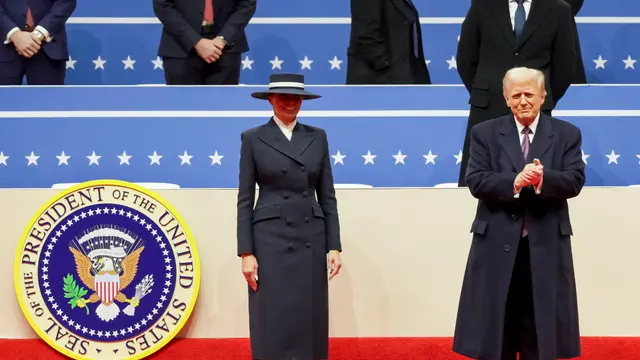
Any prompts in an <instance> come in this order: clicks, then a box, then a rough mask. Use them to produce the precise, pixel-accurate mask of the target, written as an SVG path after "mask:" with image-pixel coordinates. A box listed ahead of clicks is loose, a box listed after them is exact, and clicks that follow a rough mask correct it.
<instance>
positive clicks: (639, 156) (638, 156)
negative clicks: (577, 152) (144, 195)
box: [0, 153, 640, 164]
mask: <svg viewBox="0 0 640 360" xmlns="http://www.w3.org/2000/svg"><path fill="white" fill-rule="evenodd" d="M1 155H2V153H0V156H1ZM636 157H637V158H638V159H640V155H636ZM1 163H2V162H0V164H1ZM638 164H640V161H638Z"/></svg>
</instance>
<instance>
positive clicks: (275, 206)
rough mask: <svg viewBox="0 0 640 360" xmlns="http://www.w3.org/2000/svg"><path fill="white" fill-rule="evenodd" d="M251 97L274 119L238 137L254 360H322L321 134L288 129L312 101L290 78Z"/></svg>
mask: <svg viewBox="0 0 640 360" xmlns="http://www.w3.org/2000/svg"><path fill="white" fill-rule="evenodd" d="M252 96H253V97H254V98H257V99H263V100H268V101H269V102H270V103H271V105H272V107H273V112H274V116H273V117H272V118H271V119H270V120H269V121H268V122H267V123H266V124H264V125H261V126H258V127H255V128H252V129H249V130H246V131H244V132H243V133H242V135H241V140H242V146H241V153H240V181H239V192H238V223H237V226H238V228H237V236H238V256H241V257H242V272H243V275H244V277H245V279H246V281H247V283H248V285H249V328H250V334H251V350H252V355H253V356H252V358H253V359H263V360H294V359H295V360H316V359H327V358H328V343H329V296H328V280H331V278H332V277H333V276H335V275H337V274H338V272H339V271H340V268H341V261H340V252H341V251H342V246H341V241H340V225H339V220H338V210H337V202H336V196H335V189H334V185H333V174H332V170H331V163H330V161H329V155H330V154H329V146H328V141H327V134H326V132H325V131H324V130H323V129H320V128H317V127H313V126H309V125H304V124H300V123H299V122H298V121H297V120H296V117H297V115H298V112H299V110H300V106H301V105H302V101H303V100H308V99H316V98H319V97H320V96H319V95H315V94H312V93H310V92H307V91H305V90H304V77H303V76H302V75H295V74H273V75H271V78H270V84H269V90H268V91H264V92H257V93H253V94H252ZM256 184H257V185H258V186H259V195H258V200H257V203H256V204H255V207H254V202H255V193H256ZM316 194H317V199H316ZM327 264H328V265H327ZM328 272H329V274H327V273H328Z"/></svg>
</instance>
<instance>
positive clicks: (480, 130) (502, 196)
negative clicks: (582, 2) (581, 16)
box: [454, 1, 585, 359]
mask: <svg viewBox="0 0 640 360" xmlns="http://www.w3.org/2000/svg"><path fill="white" fill-rule="evenodd" d="M534 3H535V1H534ZM470 139H471V148H470V154H471V157H470V159H469V166H468V167H467V172H466V182H467V184H468V186H469V191H470V192H471V194H472V195H473V196H474V197H475V198H477V199H478V206H477V211H476V216H475V219H474V220H473V224H472V226H471V232H472V233H473V241H472V244H471V249H470V252H469V260H468V263H467V264H468V265H467V268H466V272H465V275H464V281H463V287H462V294H461V299H460V305H459V310H458V320H457V325H456V330H455V340H454V350H455V351H456V352H458V353H461V354H464V355H466V356H468V357H473V358H483V359H498V358H500V351H501V350H502V344H501V341H502V336H503V330H504V326H503V320H504V315H505V308H504V304H505V303H506V299H507V293H508V291H509V284H510V281H511V273H512V269H513V266H514V262H515V258H516V254H517V252H518V244H519V241H520V238H521V230H522V226H523V221H524V219H525V218H526V226H527V230H528V232H529V235H528V237H529V246H530V253H531V272H532V276H533V290H534V291H533V294H534V299H533V300H534V304H535V305H534V306H535V322H536V327H537V333H538V343H539V346H540V348H539V349H540V358H541V359H565V358H573V357H576V356H578V355H580V337H579V329H578V308H577V297H576V288H575V280H574V269H573V260H572V250H571V240H570V236H571V235H573V231H572V226H571V221H570V218H569V208H568V204H567V199H570V198H573V197H575V196H577V195H578V194H579V193H580V191H581V190H582V187H583V186H584V183H585V171H584V169H585V164H584V162H583V161H582V153H581V145H582V136H581V133H580V130H579V129H578V128H577V127H575V126H574V125H572V124H570V123H568V122H565V121H562V120H560V119H555V118H552V117H549V116H547V115H544V114H541V115H540V119H539V123H538V127H537V129H536V133H535V134H534V138H533V142H532V143H531V148H530V151H529V156H528V158H527V161H526V163H531V162H532V161H533V159H534V158H537V159H539V160H540V161H541V163H542V165H543V166H544V176H543V184H542V193H541V194H539V195H536V194H535V192H534V191H533V189H532V188H531V187H527V188H525V189H523V190H522V192H521V194H520V197H519V198H515V197H514V193H513V182H514V180H515V178H516V175H517V173H518V172H520V171H521V170H522V169H523V168H524V165H525V161H524V159H523V158H522V150H521V146H520V137H519V134H518V131H517V128H516V125H515V120H514V117H513V115H508V116H504V117H501V118H497V119H493V120H488V121H485V122H483V123H481V124H479V125H476V126H475V127H474V128H473V129H472V130H471V136H470ZM478 299H482V301H478ZM558 309H561V311H559V310H558Z"/></svg>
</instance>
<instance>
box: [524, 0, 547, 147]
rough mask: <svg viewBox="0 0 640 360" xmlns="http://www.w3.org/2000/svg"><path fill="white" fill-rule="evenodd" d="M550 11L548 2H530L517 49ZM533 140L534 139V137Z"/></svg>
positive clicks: (541, 0) (544, 0)
mask: <svg viewBox="0 0 640 360" xmlns="http://www.w3.org/2000/svg"><path fill="white" fill-rule="evenodd" d="M550 9H551V5H550V4H549V1H546V0H534V1H532V2H531V10H530V12H529V16H527V21H526V22H525V23H524V28H523V29H522V35H520V39H518V43H517V47H516V48H517V49H519V48H521V47H522V45H524V43H525V42H527V40H529V38H531V35H533V33H534V32H535V31H536V30H537V29H538V28H539V27H540V25H542V22H543V21H544V19H545V18H546V16H547V12H549V10H550ZM534 138H535V137H534Z"/></svg>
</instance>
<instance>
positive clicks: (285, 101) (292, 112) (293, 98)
mask: <svg viewBox="0 0 640 360" xmlns="http://www.w3.org/2000/svg"><path fill="white" fill-rule="evenodd" d="M269 102H270V103H271V106H273V112H274V113H275V114H276V116H277V117H278V119H280V120H282V122H284V123H286V124H289V123H291V122H293V120H295V119H296V117H297V116H298V112H300V106H302V97H300V96H299V95H290V94H273V95H271V96H270V97H269Z"/></svg>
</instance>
